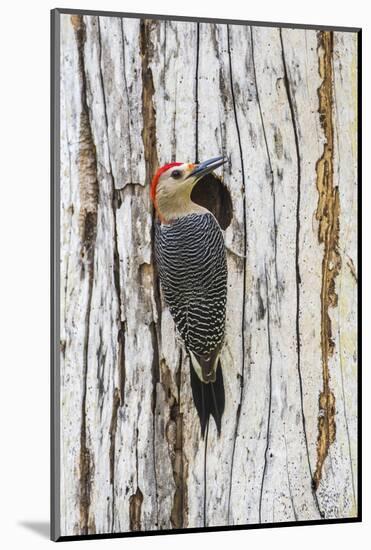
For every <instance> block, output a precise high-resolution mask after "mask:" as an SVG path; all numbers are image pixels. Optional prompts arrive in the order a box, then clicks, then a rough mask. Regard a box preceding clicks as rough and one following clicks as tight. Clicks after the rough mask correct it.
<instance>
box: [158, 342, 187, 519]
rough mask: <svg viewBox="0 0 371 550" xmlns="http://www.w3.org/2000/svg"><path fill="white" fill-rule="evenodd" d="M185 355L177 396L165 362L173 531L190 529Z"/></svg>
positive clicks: (181, 354) (163, 371) (162, 367)
mask: <svg viewBox="0 0 371 550" xmlns="http://www.w3.org/2000/svg"><path fill="white" fill-rule="evenodd" d="M182 363H183V352H182V349H180V350H179V362H178V368H177V371H176V388H177V391H176V394H175V393H174V391H173V387H174V385H173V383H172V375H171V372H170V369H169V367H168V366H167V364H166V362H165V361H164V360H162V365H161V385H162V388H163V392H164V395H165V399H166V403H167V405H168V407H169V420H168V422H167V424H166V428H165V436H166V441H167V444H168V450H169V457H170V462H171V468H172V474H173V479H174V484H175V492H174V498H173V505H172V508H171V513H170V521H171V525H172V527H174V528H175V529H181V528H183V527H186V525H187V515H188V508H187V479H188V461H187V460H186V457H185V455H184V449H183V442H184V440H183V426H184V425H183V413H182V412H181V402H180V387H181V369H182Z"/></svg>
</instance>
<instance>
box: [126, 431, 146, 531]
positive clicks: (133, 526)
mask: <svg viewBox="0 0 371 550" xmlns="http://www.w3.org/2000/svg"><path fill="white" fill-rule="evenodd" d="M138 462H139V460H138V429H137V431H136V443H135V464H136V482H137V489H136V491H135V493H134V494H133V495H130V497H129V528H130V531H141V530H142V503H143V493H142V491H141V490H140V488H139V468H138V466H139V464H138Z"/></svg>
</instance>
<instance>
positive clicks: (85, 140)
mask: <svg viewBox="0 0 371 550" xmlns="http://www.w3.org/2000/svg"><path fill="white" fill-rule="evenodd" d="M71 24H72V26H73V29H74V32H75V38H76V45H77V51H78V67H79V78H80V87H81V114H80V135H79V192H80V212H79V231H80V240H81V249H80V256H81V260H82V271H81V276H82V277H84V276H85V273H86V268H87V274H88V303H87V311H86V319H85V327H86V328H85V339H84V360H83V363H84V364H83V392H82V403H81V430H80V464H79V467H80V531H81V534H82V535H87V534H88V533H89V532H93V533H94V532H95V526H94V518H91V517H90V513H89V509H90V493H91V483H92V479H93V469H94V464H93V458H92V455H91V452H90V449H89V446H88V441H87V440H88V434H87V429H86V392H87V369H88V344H89V323H90V309H91V299H92V292H93V281H94V252H95V240H96V233H97V211H98V198H99V188H98V175H97V158H96V149H95V145H94V142H93V136H92V130H91V125H90V119H89V109H88V105H87V101H86V77H85V62H84V43H85V37H86V33H85V24H84V20H83V17H82V16H77V15H76V16H71Z"/></svg>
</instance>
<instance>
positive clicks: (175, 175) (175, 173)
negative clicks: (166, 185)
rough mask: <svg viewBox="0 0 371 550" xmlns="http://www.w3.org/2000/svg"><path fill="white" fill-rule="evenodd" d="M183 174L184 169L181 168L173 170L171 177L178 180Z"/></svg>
mask: <svg viewBox="0 0 371 550" xmlns="http://www.w3.org/2000/svg"><path fill="white" fill-rule="evenodd" d="M181 175H182V171H181V170H173V171H172V172H171V177H172V178H174V179H176V180H178V179H179V178H180V177H181Z"/></svg>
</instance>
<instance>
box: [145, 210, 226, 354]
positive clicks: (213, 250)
mask: <svg viewBox="0 0 371 550" xmlns="http://www.w3.org/2000/svg"><path fill="white" fill-rule="evenodd" d="M155 253H156V261H157V265H158V270H159V275H160V281H161V287H162V290H163V293H164V296H165V300H166V303H167V305H168V307H169V309H170V312H171V315H172V317H173V319H174V321H175V324H176V327H177V329H178V331H179V334H180V335H181V337H182V339H183V341H184V343H185V345H186V348H187V350H188V351H191V352H194V353H195V354H196V355H197V356H198V355H202V356H205V355H208V354H210V353H211V352H213V351H214V350H217V349H219V348H220V346H221V344H222V343H223V339H224V326H225V308H226V301H227V264H226V254H225V247H224V240H223V234H222V231H221V229H220V227H219V224H218V222H217V221H216V219H215V218H214V216H213V215H212V214H211V213H208V214H189V215H188V216H184V217H182V218H179V219H178V220H176V221H174V222H173V223H171V224H159V223H158V224H156V235H155Z"/></svg>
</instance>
